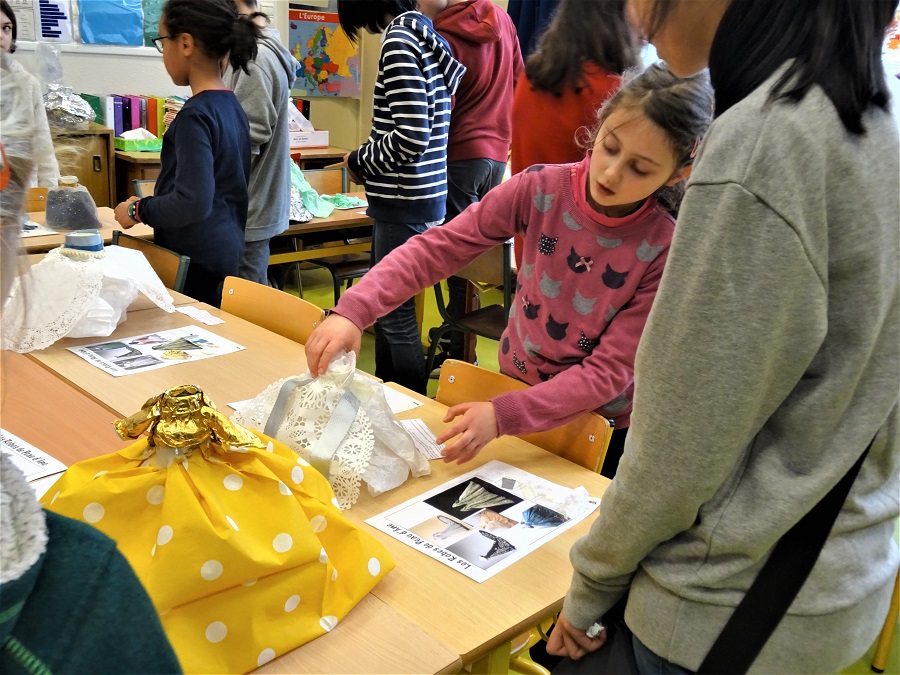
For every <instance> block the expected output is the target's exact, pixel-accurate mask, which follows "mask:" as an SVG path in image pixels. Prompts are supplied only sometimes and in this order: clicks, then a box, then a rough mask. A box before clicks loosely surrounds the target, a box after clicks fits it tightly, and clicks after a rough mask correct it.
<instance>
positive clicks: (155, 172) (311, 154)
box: [115, 145, 350, 202]
mask: <svg viewBox="0 0 900 675" xmlns="http://www.w3.org/2000/svg"><path fill="white" fill-rule="evenodd" d="M348 152H350V150H348V149H347V148H340V147H337V146H333V145H330V146H328V147H327V148H291V159H293V160H294V162H296V163H297V166H299V167H300V169H301V170H302V169H307V168H312V167H311V166H309V165H312V164H314V165H316V166H317V167H318V166H319V165H320V164H323V163H329V162H336V161H339V160H342V159H343V158H344V155H346V154H347V153H348ZM159 155H160V153H158V152H126V151H125V150H116V151H115V164H116V195H117V199H118V201H120V202H123V201H125V200H126V199H128V197H130V196H132V195H133V194H134V184H133V182H132V181H134V180H156V178H157V177H158V176H159V171H160V163H159Z"/></svg>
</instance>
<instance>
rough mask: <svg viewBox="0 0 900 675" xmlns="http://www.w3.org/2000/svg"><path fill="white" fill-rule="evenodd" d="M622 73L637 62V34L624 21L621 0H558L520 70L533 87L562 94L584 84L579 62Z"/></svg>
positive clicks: (638, 49) (623, 2) (556, 94)
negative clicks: (558, 3)
mask: <svg viewBox="0 0 900 675" xmlns="http://www.w3.org/2000/svg"><path fill="white" fill-rule="evenodd" d="M585 62H590V63H595V64H597V65H598V66H600V67H601V68H603V69H604V70H606V71H608V72H610V73H612V74H619V73H623V72H625V71H626V70H628V69H629V68H634V67H635V66H637V65H638V63H640V48H639V46H638V43H637V37H636V35H635V34H634V32H633V31H632V29H631V28H630V27H629V26H628V22H627V21H626V20H625V0H562V2H561V3H560V5H559V7H558V8H557V10H556V13H555V14H554V15H553V19H552V21H551V22H550V25H549V26H548V27H547V30H546V31H544V34H543V35H542V36H541V39H540V42H539V43H538V48H537V50H536V51H535V52H534V53H533V54H532V55H531V56H530V57H528V63H527V64H526V65H525V74H526V75H527V77H528V81H529V82H530V83H531V85H532V86H533V87H534V88H535V89H540V90H542V91H548V92H550V93H551V94H553V95H554V96H562V94H563V92H564V91H566V90H567V89H574V90H575V91H578V90H580V89H581V88H582V87H583V86H584V84H585V83H584V79H583V73H582V66H583V65H584V63H585Z"/></svg>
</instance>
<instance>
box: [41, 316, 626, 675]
mask: <svg viewBox="0 0 900 675" xmlns="http://www.w3.org/2000/svg"><path fill="white" fill-rule="evenodd" d="M198 306H199V307H202V308H204V309H207V310H208V311H210V312H211V313H213V314H214V315H216V316H220V317H222V318H225V319H226V322H225V323H224V324H220V325H217V326H205V327H204V328H206V329H207V330H209V331H210V332H213V333H216V334H218V335H221V336H222V337H224V338H226V339H229V340H232V341H234V342H237V343H239V344H241V345H243V346H245V347H247V349H246V350H245V351H242V352H238V353H235V354H229V355H225V356H221V357H216V358H213V359H207V360H203V361H197V362H195V363H180V364H178V365H175V366H171V367H168V368H162V369H159V370H154V371H148V372H145V373H136V374H132V375H127V376H125V377H112V376H110V375H107V374H106V373H104V372H102V371H100V370H99V369H97V368H95V367H94V366H92V365H90V364H89V363H87V362H86V361H84V360H82V359H80V358H78V357H77V356H75V355H74V354H72V353H69V352H67V351H66V349H65V348H66V347H68V346H72V345H75V344H84V343H89V342H97V341H98V340H96V339H84V340H62V341H61V342H60V343H58V344H56V345H54V346H52V347H50V348H49V349H46V350H43V351H41V352H35V353H33V354H32V355H31V357H32V358H34V359H35V360H37V361H39V362H40V363H41V364H43V365H44V366H45V367H46V368H49V369H51V370H53V371H54V372H56V373H57V374H58V375H59V376H60V377H61V378H63V379H65V380H67V381H68V382H69V383H71V384H72V385H73V386H74V387H76V388H78V389H79V390H81V391H83V392H85V393H86V394H87V395H89V396H90V397H92V398H93V399H94V400H96V401H97V402H99V403H100V404H102V405H104V406H106V407H108V408H111V409H113V410H115V411H117V412H119V413H120V414H123V415H127V414H131V413H134V412H136V411H137V410H138V409H139V408H140V405H141V404H142V403H143V402H144V401H145V400H146V399H147V398H149V397H151V396H154V395H156V394H158V393H160V392H162V391H164V390H165V389H167V388H168V387H171V386H174V385H177V384H181V383H187V382H190V383H194V384H197V385H199V386H200V387H201V388H202V389H203V390H204V391H205V392H206V393H207V394H208V395H209V396H210V398H211V399H212V400H213V401H214V402H215V403H216V404H217V405H218V406H219V408H220V409H226V404H227V403H229V402H233V401H238V400H243V399H247V398H250V397H253V396H255V395H256V394H257V393H258V392H259V391H261V390H262V389H264V388H265V387H266V386H267V385H268V384H270V383H272V382H274V381H275V380H277V379H279V378H281V377H286V376H289V375H295V374H300V373H302V372H304V370H305V367H306V361H305V355H304V351H303V347H302V346H301V345H299V344H296V343H293V342H291V341H290V340H288V339H286V338H283V337H281V336H278V335H275V334H274V333H270V332H268V331H266V330H264V329H262V328H259V327H258V326H254V325H253V324H250V323H248V322H245V321H243V320H241V319H239V318H237V317H233V316H231V315H228V314H226V313H224V312H221V311H220V310H216V309H213V308H209V307H207V306H206V305H203V304H200V305H198ZM191 323H192V320H191V319H189V318H188V317H186V316H183V315H180V314H177V315H168V314H165V313H164V312H162V311H160V310H153V309H149V310H144V311H141V312H135V313H134V315H129V321H128V323H126V324H123V326H120V327H119V329H118V330H117V331H116V332H115V333H114V334H113V336H112V338H115V337H128V336H131V335H139V334H142V333H145V332H150V331H153V330H166V329H169V328H175V327H178V326H185V325H190V324H191ZM392 386H393V385H392ZM404 393H406V394H407V395H410V396H414V397H418V395H416V394H413V393H412V392H408V391H406V390H404ZM418 398H420V400H422V402H423V405H422V406H420V407H418V408H415V409H413V410H410V411H407V412H405V413H402V414H400V415H399V417H401V418H415V417H419V418H421V419H423V420H424V421H425V422H426V424H427V425H428V426H429V427H430V428H431V429H432V431H434V432H435V433H440V431H442V430H443V429H444V428H446V425H445V424H444V423H443V421H442V419H443V416H444V413H445V411H446V407H445V406H443V405H441V404H439V403H437V402H435V401H432V400H430V399H427V398H424V397H418ZM228 412H229V413H230V412H231V411H230V410H228ZM493 459H499V460H502V461H505V462H508V463H509V464H512V465H515V466H517V467H519V468H521V469H524V470H525V471H529V472H531V473H534V474H536V475H540V476H542V477H544V478H546V479H548V480H550V481H553V482H555V483H558V484H560V485H565V486H568V487H572V488H574V487H577V486H579V485H582V486H584V487H585V488H586V489H587V491H588V493H589V494H591V495H592V496H595V497H599V496H601V495H602V493H603V492H604V491H605V489H606V487H607V486H608V485H609V481H608V480H607V479H606V478H604V477H602V476H600V475H599V474H596V473H594V472H591V471H588V470H587V469H584V468H581V467H579V466H577V465H575V464H572V463H570V462H568V461H566V460H564V459H561V458H559V457H557V456H555V455H552V454H550V453H548V452H546V451H544V450H542V449H540V448H537V447H536V446H533V445H531V444H529V443H526V442H525V441H522V440H521V439H518V438H514V437H503V438H500V439H497V440H495V441H492V442H491V443H490V444H488V446H486V447H485V449H484V450H482V451H481V453H480V454H479V455H478V457H476V459H475V460H473V461H471V462H469V463H467V464H464V465H462V466H457V465H456V464H444V463H443V462H440V461H436V462H431V468H432V473H431V475H429V476H425V477H422V478H417V479H410V480H408V481H407V482H406V483H404V484H403V485H402V486H400V487H398V488H396V489H394V490H391V491H389V492H387V493H385V494H382V495H380V496H379V497H377V498H373V497H371V496H370V495H369V494H368V492H367V491H366V490H365V489H364V490H362V493H361V495H360V498H359V501H358V502H357V503H356V505H354V506H353V508H351V509H350V510H349V511H348V512H347V514H348V516H349V517H350V518H351V519H352V520H354V521H356V522H358V523H363V521H364V520H365V519H366V518H369V517H371V516H374V515H376V514H378V513H381V512H383V511H386V510H388V509H389V508H391V507H393V506H396V505H397V504H399V503H401V502H403V501H405V500H406V499H409V498H411V497H414V496H415V495H417V494H421V493H422V492H425V491H427V490H429V489H431V488H434V487H437V486H439V485H441V484H443V483H445V482H447V481H448V480H451V479H452V478H453V477H455V476H458V475H460V474H463V473H466V472H468V471H471V470H472V469H474V468H477V467H478V466H481V465H482V464H485V463H486V462H488V461H491V460H493ZM593 519H594V516H590V517H588V518H587V519H585V520H584V521H582V522H580V523H578V524H577V525H575V526H574V527H572V528H571V529H569V530H567V531H566V532H564V533H562V534H560V535H559V536H557V537H556V538H554V539H553V540H551V541H549V542H547V543H546V544H544V545H543V546H541V547H540V548H538V549H537V550H535V551H534V552H532V553H530V554H529V555H528V556H527V557H526V558H525V559H523V560H521V561H519V562H517V563H515V564H514V565H512V566H510V567H509V568H507V569H505V570H503V571H502V572H500V573H498V574H497V575H496V576H494V577H491V578H490V579H488V580H487V581H485V582H484V583H481V584H478V583H476V582H475V581H473V580H471V579H469V578H467V577H465V576H464V575H462V574H460V573H458V572H456V571H454V570H452V569H451V568H449V567H447V566H445V565H443V564H441V563H440V562H438V561H435V560H432V559H431V558H429V557H428V556H426V555H424V554H422V553H421V552H419V551H416V550H415V549H413V548H411V547H408V546H406V545H405V544H403V543H402V542H400V541H397V540H396V539H393V538H392V537H390V536H388V535H387V534H384V533H382V532H377V531H374V530H370V531H371V532H372V533H373V534H374V536H376V537H377V538H378V539H379V540H380V541H381V542H382V543H383V544H384V545H385V546H386V547H387V548H388V550H389V551H390V552H391V555H393V556H394V558H395V560H396V561H397V568H396V569H395V570H394V571H393V572H392V573H391V574H389V575H388V576H387V577H386V578H385V579H384V580H382V582H381V583H379V584H378V586H376V588H375V589H374V590H373V591H372V594H373V595H374V596H375V597H377V598H378V599H380V600H382V601H383V602H384V603H385V604H386V605H388V606H389V607H390V608H391V609H392V610H393V611H396V612H398V613H399V614H400V615H401V616H403V617H404V618H405V619H406V620H408V621H409V622H411V623H412V624H413V625H415V626H416V627H418V628H419V629H421V630H424V631H425V632H426V633H427V634H429V635H430V636H431V637H432V638H434V639H436V640H438V641H439V642H440V643H442V644H444V645H446V646H448V647H450V649H451V650H452V651H453V653H454V654H456V655H457V656H458V657H459V658H460V659H461V661H462V662H463V663H464V664H466V665H471V667H472V672H473V673H481V672H502V673H506V672H507V667H508V663H507V662H508V658H509V641H510V640H511V639H512V638H514V637H515V636H517V635H518V634H520V633H522V632H523V631H524V630H526V629H528V628H529V627H531V626H534V625H536V624H538V623H539V622H540V620H541V619H543V618H545V617H547V616H550V615H553V614H555V613H556V612H557V611H559V609H560V607H561V606H562V600H563V597H564V595H565V591H566V589H567V588H568V585H569V581H570V578H571V573H572V570H571V565H570V563H569V558H568V553H569V549H570V548H571V546H572V544H573V543H574V542H575V540H576V539H577V538H578V537H580V536H581V535H583V534H585V533H586V532H587V531H588V529H589V527H590V524H591V522H592V521H593Z"/></svg>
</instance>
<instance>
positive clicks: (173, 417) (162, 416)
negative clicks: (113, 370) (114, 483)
mask: <svg viewBox="0 0 900 675" xmlns="http://www.w3.org/2000/svg"><path fill="white" fill-rule="evenodd" d="M115 427H116V432H118V434H119V436H121V437H122V438H123V439H127V438H138V437H139V436H140V435H141V434H142V433H144V432H146V433H147V434H148V442H149V444H150V445H151V446H157V445H163V446H168V447H170V448H176V449H179V450H182V451H184V452H183V454H184V455H188V454H190V452H191V451H192V450H194V449H196V448H198V447H201V446H205V445H206V444H207V443H209V442H212V443H216V444H219V445H222V446H225V447H226V448H227V447H228V446H231V447H241V448H247V447H253V448H262V447H263V445H262V443H261V441H260V440H259V439H258V438H257V437H256V436H254V435H253V434H252V433H251V432H249V431H247V430H246V429H244V428H243V427H241V426H238V425H237V424H235V423H234V422H232V421H231V420H230V419H228V418H227V417H226V416H225V415H223V414H222V413H220V412H219V411H218V410H217V409H216V406H215V404H214V403H213V402H212V401H210V400H209V399H208V398H206V395H205V394H204V393H203V391H201V389H200V388H199V387H197V386H195V385H192V384H183V385H180V386H178V387H172V388H171V389H169V390H168V391H165V392H163V393H162V394H160V395H159V396H156V397H154V398H151V399H149V400H148V401H147V402H146V403H144V405H143V407H142V408H141V410H140V411H139V412H136V413H135V414H134V415H131V416H130V417H126V418H124V419H121V420H117V421H116V422H115Z"/></svg>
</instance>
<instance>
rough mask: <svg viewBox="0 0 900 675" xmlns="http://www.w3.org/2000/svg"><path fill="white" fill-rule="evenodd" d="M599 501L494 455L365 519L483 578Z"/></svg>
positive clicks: (578, 518) (566, 526)
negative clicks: (485, 462)
mask: <svg viewBox="0 0 900 675" xmlns="http://www.w3.org/2000/svg"><path fill="white" fill-rule="evenodd" d="M599 504H600V500H599V499H596V498H593V497H589V496H588V495H587V492H586V491H585V490H584V488H577V489H575V490H571V489H569V488H566V487H563V486H561V485H557V484H555V483H551V482H550V481H546V480H544V479H543V478H540V477H539V476H535V475H534V474H531V473H528V472H527V471H522V470H521V469H517V468H516V467H514V466H511V465H509V464H506V463H504V462H499V461H493V462H488V463H487V464H485V465H484V466H482V467H479V468H478V469H475V470H474V471H470V472H469V473H467V474H464V475H462V476H458V477H457V478H454V479H453V480H452V481H449V482H447V483H445V484H444V485H441V486H440V487H437V488H434V489H433V490H429V491H428V492H425V493H424V494H422V495H419V496H418V497H414V498H413V499H410V500H408V501H406V502H404V503H403V504H400V505H399V506H396V507H394V508H392V509H390V510H389V511H385V512H384V513H381V514H379V515H377V516H375V517H373V518H369V519H368V520H367V521H366V522H367V523H368V524H369V525H372V526H373V527H375V528H377V529H379V530H381V531H382V532H386V533H387V534H389V535H391V536H392V537H394V538H395V539H399V540H400V541H402V542H403V543H405V544H407V545H409V546H412V547H413V548H416V549H418V550H420V551H421V552H422V553H424V554H425V555H428V556H430V557H432V558H434V559H435V560H440V561H441V562H442V563H444V564H445V565H448V566H449V567H452V568H453V569H455V570H457V571H459V572H461V573H463V574H465V575H466V576H467V577H469V578H471V579H474V580H475V581H477V582H479V583H481V582H483V581H484V580H486V579H489V578H490V577H492V576H494V575H495V574H497V572H499V571H501V570H503V569H506V568H507V567H509V566H510V565H512V564H513V563H514V562H516V561H517V560H520V559H521V558H523V557H524V556H526V555H528V554H529V553H531V552H532V551H534V550H535V549H536V548H538V547H539V546H542V545H543V544H545V543H547V542H548V541H550V540H551V539H553V538H554V537H556V536H557V535H559V534H561V533H562V532H565V531H566V530H567V529H569V528H570V527H572V526H573V525H575V524H576V523H578V522H580V521H581V520H584V519H585V518H586V517H587V516H588V515H589V514H590V513H591V512H592V511H593V510H594V509H595V508H597V506H598V505H599Z"/></svg>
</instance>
